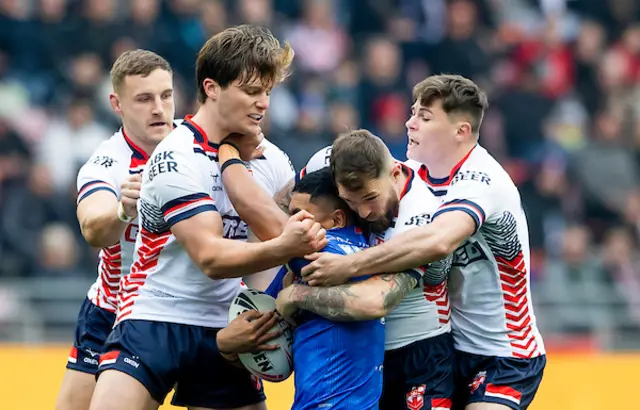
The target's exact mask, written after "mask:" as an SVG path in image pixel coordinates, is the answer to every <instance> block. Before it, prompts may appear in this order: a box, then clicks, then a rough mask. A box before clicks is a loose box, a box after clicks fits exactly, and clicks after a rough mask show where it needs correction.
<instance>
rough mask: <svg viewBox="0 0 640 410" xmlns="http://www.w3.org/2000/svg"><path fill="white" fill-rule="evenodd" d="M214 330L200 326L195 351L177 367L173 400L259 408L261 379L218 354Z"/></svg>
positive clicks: (194, 404) (196, 404)
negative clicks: (186, 361) (185, 361)
mask: <svg viewBox="0 0 640 410" xmlns="http://www.w3.org/2000/svg"><path fill="white" fill-rule="evenodd" d="M217 331H218V329H206V328H199V330H198V333H199V334H198V335H197V336H195V340H197V343H196V345H195V346H194V351H195V352H196V354H195V355H193V356H192V357H190V359H189V360H190V362H189V363H184V367H183V368H181V370H180V375H179V377H178V381H177V385H176V392H175V394H174V396H173V400H172V404H173V405H175V406H184V407H194V408H198V407H200V408H207V409H235V408H243V409H244V408H245V407H247V406H248V407H247V408H260V407H259V405H260V404H261V403H263V402H264V401H265V395H264V390H263V387H262V382H261V381H260V379H258V378H257V377H255V376H253V375H252V374H251V373H249V372H248V371H247V370H246V369H244V367H243V368H240V367H236V366H235V365H233V364H231V363H229V362H228V361H226V360H225V359H224V358H223V357H222V356H221V355H220V352H219V351H218V346H217V344H216V333H217ZM256 405H258V407H251V406H256Z"/></svg>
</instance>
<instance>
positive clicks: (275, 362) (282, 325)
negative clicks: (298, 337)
mask: <svg viewBox="0 0 640 410" xmlns="http://www.w3.org/2000/svg"><path fill="white" fill-rule="evenodd" d="M275 308H276V300H275V299H274V298H273V297H271V296H269V295H267V294H266V293H264V292H260V291H259V290H255V289H245V290H243V291H241V292H240V293H239V294H238V296H236V298H235V299H234V300H233V302H232V303H231V307H230V308H229V322H231V321H232V320H233V319H234V318H236V316H238V315H240V314H242V313H243V312H245V311H247V310H257V311H260V312H264V313H266V312H271V311H274V310H275ZM276 331H280V332H281V333H282V334H281V335H280V336H279V337H277V338H275V339H273V340H272V341H271V342H270V343H273V344H277V345H280V348H279V349H276V350H263V351H258V352H249V353H238V358H239V359H240V362H242V364H243V365H244V367H246V368H247V370H249V371H250V372H251V373H252V374H253V375H255V376H257V377H259V378H261V379H262V380H266V381H270V382H281V381H283V380H286V379H287V378H288V377H289V376H291V373H292V372H293V332H292V330H291V327H290V325H289V323H288V322H287V321H286V320H284V319H283V318H278V322H277V323H276V325H275V326H274V327H273V328H271V329H270V330H269V332H276Z"/></svg>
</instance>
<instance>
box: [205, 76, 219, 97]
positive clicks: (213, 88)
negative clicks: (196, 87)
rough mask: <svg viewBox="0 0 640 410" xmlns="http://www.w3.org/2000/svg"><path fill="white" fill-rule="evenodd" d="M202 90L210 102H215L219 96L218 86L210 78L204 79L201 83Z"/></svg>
mask: <svg viewBox="0 0 640 410" xmlns="http://www.w3.org/2000/svg"><path fill="white" fill-rule="evenodd" d="M202 88H203V89H204V92H205V94H206V95H207V98H211V99H212V100H214V101H215V100H217V99H218V95H219V94H220V85H219V84H218V83H217V82H215V81H214V80H212V79H211V78H205V79H204V81H202Z"/></svg>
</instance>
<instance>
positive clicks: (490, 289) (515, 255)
mask: <svg viewBox="0 0 640 410" xmlns="http://www.w3.org/2000/svg"><path fill="white" fill-rule="evenodd" d="M419 174H420V176H421V178H422V179H423V180H425V181H426V182H427V185H428V186H429V188H430V189H431V191H432V192H433V193H434V194H435V195H436V196H438V197H439V198H440V199H441V201H442V204H441V205H440V207H439V209H438V211H437V212H436V213H435V215H434V218H436V217H437V216H438V215H440V214H442V213H445V212H449V211H463V212H466V213H467V214H469V215H470V216H471V217H472V218H473V219H474V221H475V223H476V227H477V230H476V232H475V233H474V234H473V235H472V236H471V237H470V238H468V240H466V241H465V242H464V243H463V244H462V245H461V246H460V247H459V248H458V249H457V250H456V251H455V253H454V256H453V266H452V268H451V275H450V279H449V293H450V296H451V307H452V325H453V326H452V327H453V329H452V334H453V336H454V341H455V346H456V348H457V349H458V350H461V351H464V352H468V353H474V354H479V355H486V356H501V357H518V358H531V357H536V356H540V355H542V354H544V353H545V350H544V343H543V341H542V338H541V336H540V332H539V331H538V328H537V326H536V318H535V315H534V313H533V306H532V304H531V289H530V283H529V282H530V280H529V266H530V265H529V233H528V227H527V219H526V217H525V214H524V211H523V208H522V203H521V200H520V193H519V192H518V189H517V188H516V186H515V184H514V183H513V181H512V180H511V178H510V177H509V175H508V174H507V172H506V171H505V170H504V168H502V166H501V165H500V164H499V163H498V162H497V161H496V160H495V159H494V158H493V157H492V156H491V155H490V154H489V153H488V152H487V151H486V150H485V149H484V148H482V147H481V146H479V145H477V146H476V147H475V148H473V149H472V150H471V151H470V152H469V153H468V154H467V155H466V156H465V158H463V159H462V160H461V161H460V163H458V164H457V165H456V166H455V167H454V168H453V170H452V171H451V173H450V174H449V177H447V178H441V179H436V178H431V177H430V176H429V171H428V169H427V168H426V167H425V166H422V168H421V169H420V171H419Z"/></svg>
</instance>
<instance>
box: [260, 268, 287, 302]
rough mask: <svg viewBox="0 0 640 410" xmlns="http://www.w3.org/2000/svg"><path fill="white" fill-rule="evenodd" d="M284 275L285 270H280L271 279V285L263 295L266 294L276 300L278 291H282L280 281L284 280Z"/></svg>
mask: <svg viewBox="0 0 640 410" xmlns="http://www.w3.org/2000/svg"><path fill="white" fill-rule="evenodd" d="M286 274H287V269H286V268H285V267H282V268H280V270H279V271H278V273H277V274H276V276H275V277H274V278H273V281H271V284H270V285H269V287H268V288H267V289H266V290H265V291H264V293H266V294H267V295H269V296H271V297H273V298H277V297H278V293H280V291H281V290H282V280H283V279H284V277H285V275H286Z"/></svg>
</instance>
